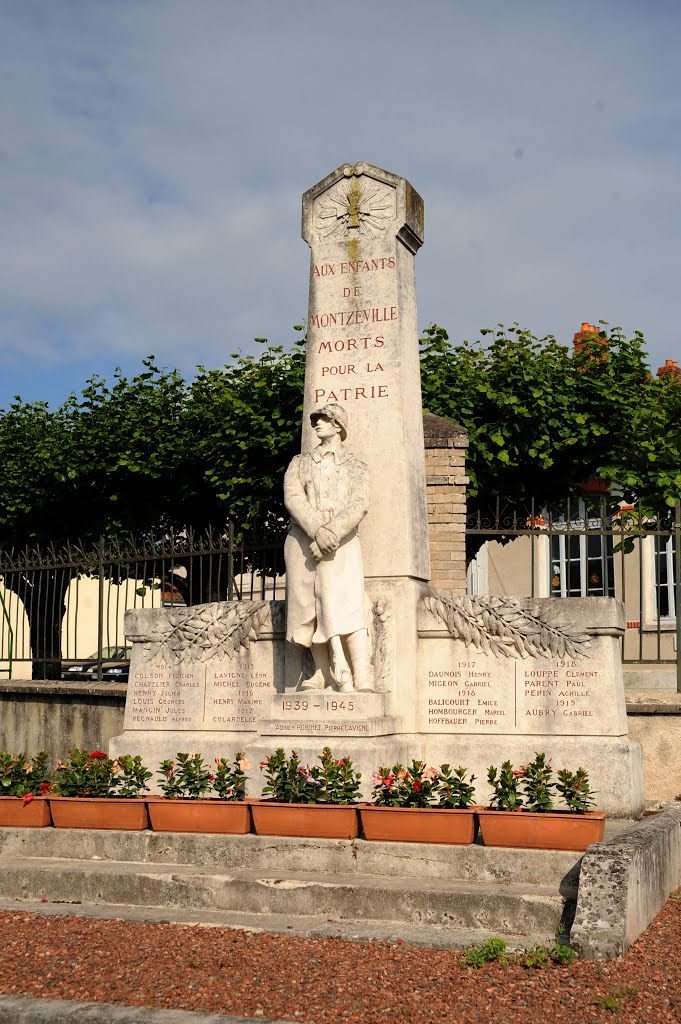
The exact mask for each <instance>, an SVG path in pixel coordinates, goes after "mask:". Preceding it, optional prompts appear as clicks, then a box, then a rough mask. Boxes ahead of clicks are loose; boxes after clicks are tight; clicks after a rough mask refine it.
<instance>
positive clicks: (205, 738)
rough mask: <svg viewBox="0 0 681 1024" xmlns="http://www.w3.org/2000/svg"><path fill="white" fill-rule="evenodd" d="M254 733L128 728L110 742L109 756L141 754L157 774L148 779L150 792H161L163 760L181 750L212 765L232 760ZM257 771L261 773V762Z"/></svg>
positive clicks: (145, 762) (242, 749)
mask: <svg viewBox="0 0 681 1024" xmlns="http://www.w3.org/2000/svg"><path fill="white" fill-rule="evenodd" d="M252 735H253V734H252V733H243V732H199V731H196V732H190V731H187V730H184V729H183V730H175V731H172V730H168V731H166V732H159V731H151V730H150V731H148V732H144V731H142V730H139V729H128V730H126V731H124V732H122V733H120V735H118V736H114V738H113V739H112V740H111V741H110V743H109V756H110V757H119V756H120V755H121V754H133V755H134V754H141V755H142V759H143V761H144V764H145V765H146V767H147V768H148V769H149V771H151V772H153V773H154V774H153V777H152V778H151V779H149V782H148V786H149V789H150V792H151V793H158V792H160V790H159V788H158V779H157V771H158V767H159V765H160V763H161V761H165V760H167V759H168V758H174V757H175V756H176V755H177V753H178V751H182V752H183V753H187V754H197V753H198V754H201V756H202V757H203V758H204V759H205V760H206V761H208V762H209V763H211V764H212V763H213V762H214V761H215V758H216V757H228V758H230V760H231V759H232V758H233V757H234V755H235V754H236V753H238V752H239V751H244V752H245V751H246V748H247V744H248V741H249V739H250V737H251V736H252ZM256 774H257V775H259V774H260V772H259V771H258V768H257V764H256Z"/></svg>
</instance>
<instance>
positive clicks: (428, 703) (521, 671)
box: [418, 637, 626, 735]
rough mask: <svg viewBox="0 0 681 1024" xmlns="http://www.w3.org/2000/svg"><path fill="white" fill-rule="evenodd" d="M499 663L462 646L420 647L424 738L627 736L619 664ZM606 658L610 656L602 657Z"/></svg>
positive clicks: (424, 643)
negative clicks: (429, 735)
mask: <svg viewBox="0 0 681 1024" xmlns="http://www.w3.org/2000/svg"><path fill="white" fill-rule="evenodd" d="M592 643H593V646H594V652H593V655H592V656H591V657H589V658H588V659H585V658H531V657H527V658H496V657H494V656H492V655H486V654H484V653H482V652H479V651H475V652H473V653H471V648H470V647H468V648H466V646H465V645H464V643H463V642H462V641H458V640H450V639H446V638H443V639H422V640H421V642H420V657H419V682H418V721H419V729H420V730H421V731H423V732H453V733H478V734H479V733H485V732H487V733H492V734H494V733H524V734H530V735H532V734H538V735H539V734H546V733H549V734H554V733H555V734H567V735H571V734H572V735H579V734H587V735H622V734H623V733H626V715H625V714H624V709H623V707H621V704H622V702H621V700H620V699H619V697H618V693H617V687H616V673H615V671H614V665H613V662H612V660H611V659H612V657H613V655H614V654H615V653H616V648H615V647H613V650H612V652H608V653H609V657H608V658H605V657H598V654H599V650H598V648H599V646H600V647H602V646H603V645H607V646H608V647H610V645H612V644H613V641H612V640H611V639H610V638H606V637H603V638H596V639H594V640H593V641H592ZM602 653H603V654H605V651H603V652H602Z"/></svg>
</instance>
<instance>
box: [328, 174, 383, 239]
mask: <svg viewBox="0 0 681 1024" xmlns="http://www.w3.org/2000/svg"><path fill="white" fill-rule="evenodd" d="M394 217H395V190H394V189H393V188H390V186H389V185H383V184H381V183H380V182H377V181H374V180H373V179H372V178H365V177H356V176H354V175H353V176H352V177H351V178H349V179H347V178H346V179H345V180H344V181H339V182H337V184H335V185H333V186H332V187H331V188H330V189H329V191H328V192H325V193H324V195H323V196H321V197H320V199H319V201H318V203H317V208H316V210H315V228H316V230H317V231H318V232H319V234H320V235H321V236H322V238H328V237H329V236H331V235H335V234H339V233H341V232H343V233H345V232H347V233H349V234H355V233H356V234H357V235H369V236H375V235H381V234H383V233H384V232H385V229H386V227H387V225H388V223H389V222H390V221H391V220H393V219H394Z"/></svg>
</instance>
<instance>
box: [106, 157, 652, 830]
mask: <svg viewBox="0 0 681 1024" xmlns="http://www.w3.org/2000/svg"><path fill="white" fill-rule="evenodd" d="M303 237H304V238H305V240H306V241H307V243H308V245H309V246H310V250H311V258H310V291H309V314H308V323H307V350H306V372H305V398H304V412H303V422H302V444H301V454H300V455H298V456H296V457H295V458H294V459H293V461H292V462H291V465H290V466H289V468H288V470H287V472H286V478H285V480H282V487H283V488H284V495H285V503H286V507H287V509H288V512H289V514H290V517H291V525H290V530H289V534H288V537H287V540H286V547H285V556H286V585H287V598H286V602H282V601H240V602H216V603H212V604H206V605H198V606H193V607H188V608H185V607H181V608H178V607H176V608H166V609H154V610H150V609H147V610H135V611H129V612H128V613H127V616H126V632H127V634H128V638H129V640H130V641H131V642H132V644H133V652H132V659H131V669H130V682H129V687H128V696H127V702H126V710H125V722H124V732H123V733H122V734H121V735H120V736H117V737H115V738H114V740H113V741H112V744H111V753H112V754H118V753H121V752H123V751H128V750H134V751H135V752H139V753H141V754H143V755H144V757H145V760H147V761H148V763H153V762H154V761H156V762H157V761H159V760H160V759H162V758H165V757H172V756H174V755H175V753H176V752H177V751H178V750H186V751H200V752H201V753H203V754H204V755H205V756H206V757H210V758H213V757H216V756H231V755H232V754H233V753H234V752H235V751H236V750H245V751H246V752H247V753H248V756H249V758H250V760H251V761H252V762H253V763H254V764H255V765H257V763H258V762H259V761H260V760H262V759H263V757H264V756H265V755H267V754H269V753H271V752H272V751H273V750H274V749H275V748H276V747H279V746H283V747H285V748H287V749H291V748H294V749H296V750H297V751H298V752H299V753H300V755H301V758H302V759H303V760H314V759H315V758H316V756H317V755H318V754H319V752H320V751H321V748H322V747H323V746H324V745H327V744H328V745H329V746H331V747H332V749H333V751H334V753H335V754H336V755H337V756H342V755H344V754H347V755H349V756H351V757H352V759H353V761H354V762H355V764H356V766H357V768H359V769H360V770H361V772H362V774H363V779H364V781H365V783H366V793H365V795H367V796H368V787H369V781H368V780H369V779H370V776H371V774H372V772H373V771H374V770H375V769H376V768H378V767H379V766H380V765H391V764H393V763H395V762H397V761H401V762H403V763H404V762H408V761H410V760H411V759H412V758H414V757H417V758H422V759H424V760H425V761H427V762H428V763H429V764H440V763H441V762H443V761H447V762H449V763H450V764H453V765H463V766H465V767H466V768H468V769H470V770H471V771H472V772H474V774H475V775H476V776H477V782H476V789H477V798H478V801H479V802H481V803H482V802H485V800H486V797H487V789H486V784H485V782H484V780H485V777H486V773H487V767H488V766H489V765H490V764H500V763H501V762H502V761H504V760H506V759H510V760H511V761H513V762H514V763H523V762H525V761H528V760H531V759H532V757H533V756H534V753H535V751H545V752H546V754H547V755H548V756H549V757H551V758H552V759H553V763H554V764H555V765H557V766H562V765H565V766H571V767H574V766H576V765H577V764H579V765H581V766H582V767H584V768H586V769H587V770H588V771H589V773H590V776H591V781H592V788H593V789H594V790H595V791H596V792H597V800H598V805H599V807H601V808H602V809H603V810H606V811H608V812H609V813H610V814H611V815H615V816H621V817H634V816H636V815H637V814H639V813H640V811H641V810H642V808H643V777H642V756H641V748H640V746H639V745H638V744H637V743H634V742H632V741H631V740H630V739H629V737H628V734H627V719H626V710H625V700H624V684H623V675H622V663H621V652H620V641H621V637H622V635H623V632H624V625H625V624H624V612H623V608H622V606H621V604H620V603H619V602H617V601H616V600H614V599H611V598H567V599H562V600H556V599H550V598H547V599H529V598H520V597H518V598H512V597H475V598H470V597H467V596H465V595H456V594H451V593H445V592H439V591H438V590H436V589H434V588H433V587H432V586H431V585H430V582H429V581H430V579H431V562H430V554H429V543H428V507H427V501H426V476H425V452H424V434H423V412H422V406H421V387H420V378H419V345H418V337H419V335H418V326H417V314H416V290H415V275H414V263H415V256H416V253H417V251H418V249H419V248H420V246H421V245H422V243H423V201H422V199H421V197H420V196H419V195H418V193H417V192H416V191H415V190H414V189H413V188H412V186H411V185H410V184H409V182H408V181H406V180H405V179H404V178H400V177H398V176H397V175H395V174H391V173H389V172H388V171H384V170H381V169H380V168H378V167H374V166H372V165H370V164H366V163H364V164H363V163H358V164H355V165H354V166H351V165H343V166H341V167H339V168H337V169H336V170H335V171H333V172H332V173H331V174H329V175H328V176H327V177H326V178H324V179H323V180H322V181H320V182H319V183H318V184H317V185H315V186H314V187H313V188H311V189H309V190H308V191H307V192H306V193H305V195H304V196H303ZM464 528H465V526H464V523H461V530H462V531H463V530H464ZM259 785H260V779H259V772H258V770H257V768H256V769H255V771H254V773H253V777H252V780H251V784H250V787H249V793H250V794H251V795H257V793H258V792H259Z"/></svg>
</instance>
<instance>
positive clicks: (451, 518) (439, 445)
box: [423, 412, 468, 595]
mask: <svg viewBox="0 0 681 1024" xmlns="http://www.w3.org/2000/svg"><path fill="white" fill-rule="evenodd" d="M423 433H424V438H425V445H426V497H427V499H428V538H429V541H430V574H431V583H432V585H433V586H434V587H436V588H437V589H438V590H441V591H442V592H443V593H445V594H452V595H453V594H465V593H466V484H467V483H468V477H467V476H466V448H467V447H468V433H467V431H466V430H465V429H464V428H463V427H460V426H459V425H458V423H453V422H452V421H451V420H447V419H444V418H443V417H442V416H434V415H433V414H432V413H429V412H427V413H424V415H423Z"/></svg>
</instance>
